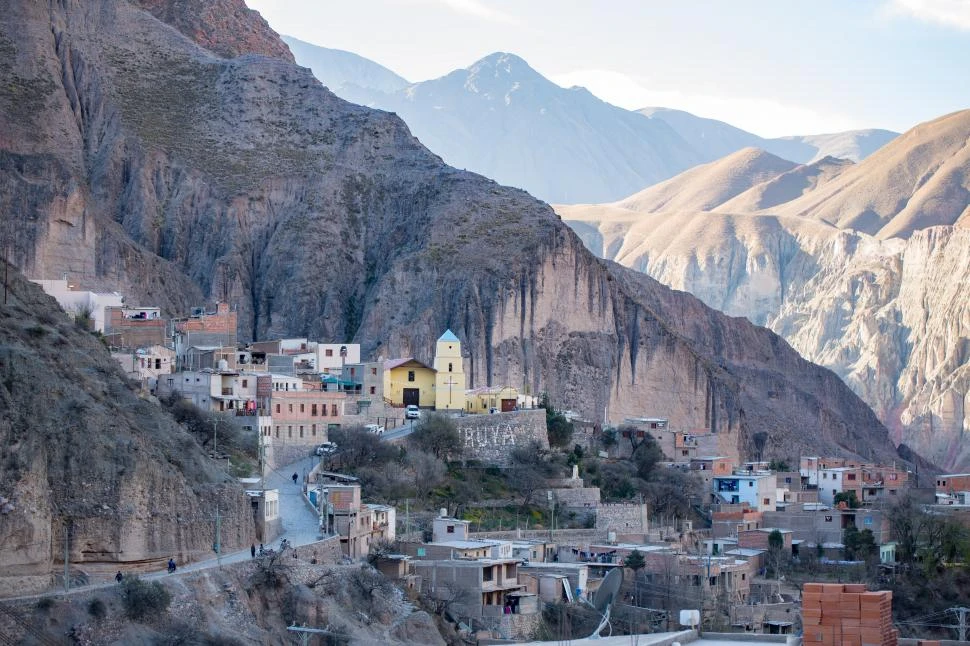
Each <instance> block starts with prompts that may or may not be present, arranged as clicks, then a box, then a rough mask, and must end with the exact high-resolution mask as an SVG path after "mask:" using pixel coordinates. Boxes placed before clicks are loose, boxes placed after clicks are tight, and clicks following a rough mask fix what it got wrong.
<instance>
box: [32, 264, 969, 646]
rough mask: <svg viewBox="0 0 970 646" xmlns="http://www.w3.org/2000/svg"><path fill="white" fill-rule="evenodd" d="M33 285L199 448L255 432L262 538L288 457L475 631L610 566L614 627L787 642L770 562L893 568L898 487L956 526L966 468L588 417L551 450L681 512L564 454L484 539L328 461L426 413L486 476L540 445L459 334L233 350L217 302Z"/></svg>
mask: <svg viewBox="0 0 970 646" xmlns="http://www.w3.org/2000/svg"><path fill="white" fill-rule="evenodd" d="M37 282H39V283H40V284H41V285H42V286H43V287H44V288H45V289H46V290H47V291H48V292H49V293H50V294H51V295H53V296H55V298H57V299H58V301H59V303H60V304H61V305H62V307H63V308H64V309H65V311H66V312H67V313H68V315H69V316H72V317H74V319H75V321H77V320H79V319H80V320H81V321H82V323H83V324H84V325H85V326H89V327H90V329H91V331H92V332H94V333H97V334H100V335H103V339H104V342H105V343H106V344H107V345H108V346H109V348H110V349H111V351H112V356H114V358H115V359H116V360H117V361H118V362H119V364H120V365H121V366H122V367H123V369H124V371H125V372H126V373H127V374H128V376H129V377H130V378H131V379H132V380H133V381H134V382H137V383H138V384H139V387H140V388H141V390H142V392H143V393H144V396H146V397H154V398H157V399H159V400H168V401H174V400H179V401H183V402H185V403H190V404H191V405H192V406H193V407H195V408H197V409H199V410H200V411H202V412H204V413H206V414H208V415H210V416H211V417H209V418H207V419H208V420H209V421H210V422H211V427H212V443H211V445H210V446H208V447H207V448H208V450H209V454H210V456H211V457H213V458H215V459H227V460H229V461H231V460H232V459H234V456H232V455H230V454H229V453H227V452H225V451H222V452H220V449H219V433H220V426H222V425H226V428H224V429H223V432H225V431H226V429H228V427H233V428H234V429H236V430H237V431H238V432H240V433H242V434H243V436H244V437H249V438H251V442H252V444H253V445H255V447H256V452H257V454H258V460H257V462H256V465H257V466H256V471H255V473H247V474H242V477H241V478H240V481H241V483H242V485H243V486H244V487H245V488H246V490H247V494H248V495H249V496H250V498H251V500H252V505H253V509H254V518H255V519H256V532H257V538H258V540H259V541H260V544H261V549H262V545H263V544H266V545H269V544H270V543H272V542H273V541H274V540H276V539H277V538H278V537H279V536H280V535H281V534H282V533H283V522H284V520H287V519H285V518H282V517H281V508H280V490H279V489H274V488H271V487H267V486H266V481H267V480H266V478H267V476H268V475H270V474H272V473H273V472H277V473H279V472H282V473H289V471H290V470H292V469H293V468H294V467H295V468H296V469H297V472H295V473H293V480H294V484H298V485H299V487H300V490H301V492H302V496H303V498H304V500H305V504H306V506H307V508H308V509H312V510H313V511H312V515H311V516H310V518H312V519H314V520H312V521H311V522H314V523H315V526H316V529H317V534H318V538H320V539H326V538H327V537H333V538H334V539H335V540H338V542H339V549H340V553H341V554H342V556H343V558H344V559H347V560H348V561H362V560H363V561H367V562H370V563H372V564H373V565H374V566H375V567H376V568H378V569H379V570H380V571H381V572H382V573H383V574H384V575H385V576H386V577H388V578H389V579H391V580H394V581H397V582H399V583H400V584H401V585H402V586H403V587H404V588H405V589H408V590H412V591H414V593H415V594H422V595H425V596H426V597H428V598H432V599H436V600H437V602H438V603H439V604H440V605H441V608H447V611H448V615H449V616H450V617H453V618H455V619H456V621H458V622H459V624H461V625H462V626H464V627H465V629H467V630H471V631H472V632H475V633H476V634H478V635H479V636H480V637H484V636H487V635H492V636H496V637H502V638H527V637H530V636H532V635H534V634H536V632H537V631H538V630H539V629H540V627H541V626H542V617H543V609H544V608H550V607H556V606H558V605H559V604H566V605H567V606H568V605H569V604H576V603H579V602H580V601H581V600H583V599H592V598H593V597H595V595H596V590H597V589H598V588H599V586H600V585H602V584H603V582H604V580H606V577H607V575H608V574H609V573H610V572H611V571H613V570H619V571H620V572H621V573H622V577H623V580H624V583H623V586H622V590H621V594H622V599H623V602H624V604H625V607H626V608H627V615H628V616H627V620H628V621H630V622H632V623H636V624H637V625H640V626H643V627H649V628H650V629H652V630H671V629H675V628H676V627H677V618H678V616H679V613H680V611H681V610H689V609H700V611H701V619H702V625H703V626H704V627H706V628H708V629H710V630H724V631H742V632H749V633H768V634H771V633H774V634H792V633H795V632H799V631H804V630H807V629H808V628H809V627H810V623H811V622H810V619H809V618H808V617H806V616H805V615H804V614H800V612H799V611H800V603H801V601H802V594H803V591H802V590H800V589H799V586H798V585H795V584H792V583H789V582H787V581H786V580H785V577H784V576H782V575H781V573H782V572H786V571H789V572H790V573H792V574H795V573H797V572H798V571H799V570H802V571H803V574H804V572H805V571H814V572H817V571H819V568H821V569H822V571H824V569H825V568H826V567H833V566H837V565H841V566H846V565H850V566H853V567H863V568H865V567H868V568H871V570H872V571H873V572H875V573H876V574H877V576H881V577H883V578H885V577H886V576H887V575H888V576H891V575H892V573H893V572H894V571H895V569H896V568H897V567H898V566H899V564H900V560H899V559H898V550H899V549H900V545H899V542H898V535H899V533H898V532H896V531H894V528H893V526H892V517H893V513H892V507H893V506H894V505H896V504H897V503H899V502H900V501H902V500H904V499H908V498H913V499H918V500H920V501H921V503H923V504H925V505H926V508H927V509H930V508H932V509H934V510H935V512H934V513H938V514H949V515H953V516H954V517H955V518H957V519H959V522H967V521H968V519H970V515H968V514H967V513H966V510H968V509H970V476H968V475H966V474H951V475H939V476H937V477H936V478H935V479H934V478H932V477H931V476H924V481H923V482H922V483H920V481H919V474H918V472H912V471H909V470H907V469H906V468H904V467H902V466H897V465H895V464H871V463H865V462H860V461H855V460H850V459H845V458H841V457H834V456H828V457H826V456H801V457H800V458H799V461H798V463H797V464H794V463H793V464H789V463H787V462H784V461H777V460H776V461H771V462H764V461H760V460H757V459H756V460H753V461H752V460H748V459H746V458H747V457H751V456H739V455H737V454H736V452H734V453H731V452H730V451H724V449H725V448H730V447H726V446H725V444H724V443H723V442H722V440H721V438H719V437H718V436H717V434H715V433H711V432H710V431H709V430H708V429H675V428H672V427H671V425H670V424H669V422H668V420H666V419H664V418H662V417H639V418H627V419H624V420H618V422H617V423H616V424H615V427H611V426H605V427H604V426H600V425H598V424H591V423H588V422H585V421H584V420H582V419H579V418H577V417H575V416H569V415H567V417H568V418H569V419H570V421H571V426H572V430H571V433H570V435H569V436H568V437H567V438H565V441H560V447H561V448H562V450H564V451H565V450H567V449H569V448H571V449H572V453H570V455H571V456H582V455H588V456H590V457H591V458H592V457H595V458H596V459H598V460H599V461H600V464H601V466H600V469H603V468H604V467H603V466H602V465H605V466H606V467H607V468H609V465H611V464H614V465H616V464H618V463H623V462H626V461H633V460H636V459H637V457H636V456H638V455H643V454H644V453H646V452H647V451H650V450H653V451H656V455H657V457H656V460H657V466H656V468H658V469H661V470H668V471H667V472H668V473H670V474H673V473H677V474H680V476H679V477H683V478H685V480H683V481H682V482H684V483H688V486H687V489H688V490H687V491H686V492H685V493H684V494H683V495H684V496H685V497H686V498H687V504H688V505H689V509H687V510H674V511H670V512H669V513H668V512H665V511H662V510H658V509H652V508H651V507H650V505H649V504H647V503H646V502H644V501H643V500H642V497H641V498H640V499H639V500H637V499H636V497H635V496H634V497H633V499H630V495H632V494H628V495H627V496H624V495H623V494H622V493H621V494H620V495H619V496H618V495H617V492H616V489H615V487H614V488H610V487H607V488H606V489H603V488H601V487H600V486H595V485H593V484H591V483H588V482H587V480H589V479H590V473H589V471H590V468H589V466H588V463H587V467H586V468H584V469H583V471H581V469H580V466H581V465H582V464H583V461H582V460H581V459H576V460H575V461H573V462H572V465H571V467H569V468H568V470H564V471H561V472H560V473H558V474H554V473H553V474H551V475H550V477H546V478H545V480H544V482H543V483H542V484H541V485H540V486H538V489H537V491H536V492H535V493H534V495H533V496H532V502H531V503H528V501H525V504H524V507H525V508H531V509H533V510H537V511H534V513H530V514H525V515H523V521H524V522H522V523H519V522H516V523H515V525H514V526H511V523H510V526H508V527H506V528H502V527H498V528H496V527H494V526H493V527H488V526H486V527H485V529H484V531H483V528H482V522H481V515H479V514H477V513H475V512H476V510H477V511H481V508H477V507H476V505H478V504H479V503H477V502H476V501H474V500H469V501H464V502H465V503H467V504H461V505H459V506H458V507H456V509H458V508H461V509H464V510H465V513H466V514H468V516H467V517H466V518H461V517H453V516H452V515H450V514H449V511H448V510H447V509H441V510H440V511H437V510H434V511H430V513H429V511H428V510H429V507H431V506H432V505H433V502H432V501H431V500H410V499H409V500H408V501H407V509H406V510H402V509H400V508H399V506H397V507H396V506H394V505H391V504H387V503H386V501H377V500H373V496H372V495H371V494H369V492H368V491H367V489H366V488H365V487H364V486H363V485H362V482H361V480H360V479H359V478H358V477H355V475H354V474H353V473H342V472H340V471H339V470H337V471H335V470H333V468H334V466H337V467H340V466H341V465H342V464H343V463H342V461H341V460H340V456H341V451H342V448H341V446H340V445H339V444H338V443H336V442H334V441H332V439H333V436H334V435H335V434H339V433H340V431H341V430H343V431H344V432H350V433H351V434H354V433H356V434H363V435H366V436H370V437H372V439H373V441H377V442H381V443H390V444H393V445H400V446H402V447H403V446H404V445H405V444H406V443H407V442H408V438H409V436H411V435H412V434H413V433H415V432H420V430H421V428H422V425H423V423H424V422H425V421H427V420H428V419H430V418H431V417H429V416H434V415H436V414H441V415H445V416H446V417H447V419H448V420H449V421H450V422H449V423H451V424H453V427H454V429H455V431H456V437H457V438H458V445H457V446H452V447H451V448H450V449H449V451H450V455H449V458H450V459H451V460H457V461H459V463H460V464H463V465H479V466H481V467H486V468H492V469H499V470H501V469H503V468H508V467H509V465H510V461H511V460H513V453H514V451H515V450H516V448H523V447H524V448H526V449H528V450H531V451H539V452H540V453H541V452H543V451H548V450H549V449H550V437H549V433H548V429H547V415H548V413H549V412H548V411H546V410H542V409H540V408H539V406H540V404H543V402H541V400H540V398H539V397H538V396H537V395H536V394H533V393H529V392H528V391H527V389H526V388H520V387H518V386H517V385H514V384H503V385H501V386H489V387H480V388H475V389H469V388H467V382H466V379H465V373H464V368H463V355H462V350H461V340H460V339H459V338H458V337H457V336H456V335H455V334H454V333H452V332H451V331H450V330H446V331H444V332H443V334H442V335H441V337H440V338H439V339H438V340H437V342H436V344H435V348H434V353H433V361H432V362H431V363H430V364H428V363H425V362H422V361H421V360H419V359H416V358H414V357H400V358H390V359H385V358H381V359H379V360H377V361H366V360H363V358H362V357H361V350H360V345H359V344H355V343H350V342H344V341H343V340H337V341H335V342H316V341H313V340H310V339H306V338H289V339H276V340H266V341H256V342H252V343H246V344H241V343H239V342H238V339H237V333H236V330H237V320H236V312H235V311H234V310H233V308H232V307H231V306H229V305H228V304H226V303H218V304H216V305H215V307H214V308H202V307H200V308H196V309H195V310H193V311H192V312H191V313H190V314H189V315H188V316H185V317H182V318H172V319H168V318H165V317H163V316H162V315H161V310H160V308H157V307H133V306H129V305H127V304H125V303H124V299H123V298H122V297H121V296H120V295H118V294H101V293H94V292H86V291H82V290H78V289H76V288H74V287H73V286H72V285H70V284H68V283H67V281H66V280H62V281H37ZM645 412H647V411H645ZM349 437H353V435H351V436H349ZM553 448H554V447H553ZM754 457H757V456H754ZM297 481H299V482H297ZM934 481H935V482H934ZM934 483H935V487H932V485H933V484H934ZM921 485H922V486H921ZM369 499H370V500H372V502H365V501H367V500H369ZM482 502H483V503H485V505H486V507H487V506H488V501H482ZM506 504H507V505H509V506H511V505H514V504H516V503H515V502H514V501H506ZM544 509H547V511H548V513H545V511H543V510H544ZM412 512H413V516H412ZM476 518H477V519H478V520H477V522H476V520H475V519H476ZM530 522H531V526H530ZM476 525H477V527H476ZM904 549H911V548H909V547H907V548H904ZM315 553H316V552H314V554H315ZM806 589H807V588H806ZM630 613H632V614H630ZM819 620H821V615H820V616H819ZM632 623H631V625H632ZM819 625H821V624H819ZM880 630H883V632H885V634H886V635H888V636H887V637H886V639H887V640H889V641H882V642H880V643H890V642H891V641H892V639H894V638H895V633H893V632H892V630H893V628H892V625H891V622H890V623H888V624H887V625H886V626H882V627H880ZM850 632H851V630H850ZM806 643H808V642H806ZM820 643H821V642H820ZM844 643H855V642H850V641H846V642H844ZM860 643H861V642H860Z"/></svg>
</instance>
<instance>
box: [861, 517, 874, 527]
mask: <svg viewBox="0 0 970 646" xmlns="http://www.w3.org/2000/svg"><path fill="white" fill-rule="evenodd" d="M862 524H863V525H865V526H866V527H871V526H872V516H866V517H865V518H863V519H862Z"/></svg>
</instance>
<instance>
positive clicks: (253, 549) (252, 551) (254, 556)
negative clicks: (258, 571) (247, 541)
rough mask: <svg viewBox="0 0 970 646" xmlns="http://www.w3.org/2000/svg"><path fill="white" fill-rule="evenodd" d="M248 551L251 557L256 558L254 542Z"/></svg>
mask: <svg viewBox="0 0 970 646" xmlns="http://www.w3.org/2000/svg"><path fill="white" fill-rule="evenodd" d="M249 553H250V554H252V556H253V558H256V543H253V544H252V545H250V546H249Z"/></svg>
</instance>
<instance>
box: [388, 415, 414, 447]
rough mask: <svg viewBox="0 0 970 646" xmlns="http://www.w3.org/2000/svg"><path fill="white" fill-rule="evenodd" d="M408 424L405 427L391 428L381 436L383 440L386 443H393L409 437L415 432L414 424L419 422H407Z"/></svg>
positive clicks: (411, 420)
mask: <svg viewBox="0 0 970 646" xmlns="http://www.w3.org/2000/svg"><path fill="white" fill-rule="evenodd" d="M406 421H407V424H404V425H403V426H398V427H397V428H389V429H387V430H386V431H384V433H382V434H381V439H382V440H384V441H385V442H393V441H394V440H399V439H401V438H402V437H407V436H408V435H410V434H411V433H413V432H414V426H415V424H413V423H412V422H418V421H419V420H416V419H409V420H406Z"/></svg>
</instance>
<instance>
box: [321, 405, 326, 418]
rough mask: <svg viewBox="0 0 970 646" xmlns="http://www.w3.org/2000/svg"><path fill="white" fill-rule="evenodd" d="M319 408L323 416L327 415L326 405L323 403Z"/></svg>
mask: <svg viewBox="0 0 970 646" xmlns="http://www.w3.org/2000/svg"><path fill="white" fill-rule="evenodd" d="M320 408H321V411H322V412H321V413H320V414H321V415H323V416H324V417H326V416H327V405H326V404H323V405H322V406H321V407H320Z"/></svg>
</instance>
